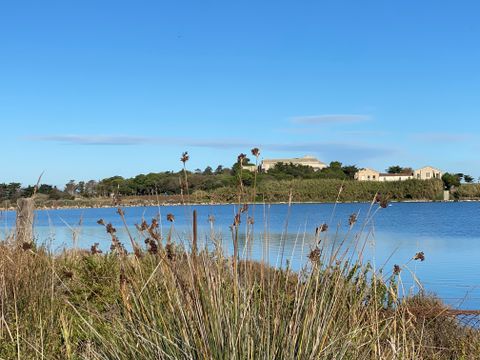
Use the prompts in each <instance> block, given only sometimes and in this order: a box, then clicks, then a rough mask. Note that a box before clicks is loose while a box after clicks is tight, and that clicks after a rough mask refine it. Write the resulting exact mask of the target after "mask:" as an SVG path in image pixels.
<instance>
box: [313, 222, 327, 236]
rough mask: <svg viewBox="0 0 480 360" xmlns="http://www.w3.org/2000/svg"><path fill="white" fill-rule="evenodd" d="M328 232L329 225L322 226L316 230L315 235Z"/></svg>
mask: <svg viewBox="0 0 480 360" xmlns="http://www.w3.org/2000/svg"><path fill="white" fill-rule="evenodd" d="M327 230H328V224H322V225H320V226H317V227H316V228H315V235H318V234H319V233H322V232H326V231H327Z"/></svg>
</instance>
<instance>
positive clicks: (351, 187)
mask: <svg viewBox="0 0 480 360" xmlns="http://www.w3.org/2000/svg"><path fill="white" fill-rule="evenodd" d="M241 155H242V156H241V157H239V161H237V162H236V163H235V164H233V165H232V166H231V167H230V168H226V167H223V166H221V165H219V166H218V167H216V168H215V169H213V168H212V167H210V166H207V167H206V168H205V169H204V170H201V169H196V170H194V171H190V170H188V169H186V168H185V169H183V170H180V171H178V172H173V171H165V172H159V173H149V174H140V175H137V176H135V177H131V178H123V177H122V176H113V177H109V178H105V179H102V180H99V181H97V180H89V181H76V180H71V181H69V182H68V183H67V184H66V185H65V186H64V187H63V188H61V189H60V188H57V187H56V186H53V185H49V184H40V185H39V186H38V187H35V186H26V187H22V186H21V184H19V183H8V184H7V183H0V206H1V207H4V208H6V207H7V208H8V207H11V206H14V205H15V202H16V200H17V199H18V198H20V197H30V196H31V195H32V194H33V193H34V192H35V191H36V193H37V203H38V204H39V205H40V206H103V205H109V204H111V198H112V197H115V198H117V199H122V200H123V201H125V202H126V203H127V204H132V205H141V204H150V203H157V202H160V203H180V202H219V203H228V202H234V201H235V197H236V194H237V186H238V184H239V181H240V179H241V180H242V186H244V188H245V191H246V192H247V193H248V192H250V193H251V201H270V202H285V201H290V200H291V201H295V202H307V201H309V202H334V201H344V202H353V201H370V200H371V199H372V197H373V196H375V194H376V193H381V194H383V195H385V196H387V197H388V198H389V199H390V200H393V201H407V200H419V201H421V200H427V201H435V200H442V199H443V190H445V189H452V194H453V198H454V199H457V200H465V199H480V185H478V184H473V177H471V176H469V175H465V174H461V173H458V174H449V173H446V174H444V175H443V177H442V180H438V179H437V180H434V179H432V180H426V181H425V180H423V181H422V180H414V179H412V180H408V181H401V182H400V181H396V182H366V181H364V182H360V181H356V180H354V176H355V173H356V172H357V171H358V168H357V167H356V166H355V165H347V166H345V165H343V164H342V163H341V162H338V161H332V162H331V163H330V164H329V166H328V167H326V168H325V169H322V170H320V171H315V170H314V169H313V168H311V167H309V166H303V165H293V164H283V163H279V164H276V165H275V166H274V167H273V168H272V169H270V170H269V171H268V172H261V171H258V172H251V171H248V170H246V169H244V168H243V166H249V165H258V159H257V160H256V161H255V163H252V162H251V161H250V159H248V158H247V157H246V156H245V155H244V154H241ZM241 164H242V165H243V166H241ZM410 170H411V169H410V168H402V167H400V166H391V167H389V168H388V169H387V172H389V173H405V172H408V171H410ZM185 176H188V179H189V182H188V188H186V187H185V185H184V184H183V180H182V179H183V178H184V177H185ZM254 188H255V190H253V189H254Z"/></svg>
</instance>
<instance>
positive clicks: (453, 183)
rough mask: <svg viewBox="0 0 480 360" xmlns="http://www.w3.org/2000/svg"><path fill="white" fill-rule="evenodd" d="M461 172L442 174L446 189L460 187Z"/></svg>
mask: <svg viewBox="0 0 480 360" xmlns="http://www.w3.org/2000/svg"><path fill="white" fill-rule="evenodd" d="M458 175H459V174H450V173H445V174H443V176H442V181H443V185H444V186H445V188H446V189H451V188H452V187H459V186H460V181H461V177H459V176H458Z"/></svg>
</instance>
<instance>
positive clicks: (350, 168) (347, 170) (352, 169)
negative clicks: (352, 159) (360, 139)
mask: <svg viewBox="0 0 480 360" xmlns="http://www.w3.org/2000/svg"><path fill="white" fill-rule="evenodd" d="M342 171H343V173H344V174H345V176H346V177H347V179H350V180H353V179H354V178H355V174H356V173H357V172H358V168H357V166H356V165H347V166H344V167H342Z"/></svg>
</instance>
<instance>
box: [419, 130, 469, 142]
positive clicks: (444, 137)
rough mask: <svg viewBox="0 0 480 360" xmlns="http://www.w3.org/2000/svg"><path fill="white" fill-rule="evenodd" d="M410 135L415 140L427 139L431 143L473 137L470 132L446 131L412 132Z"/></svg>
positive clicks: (458, 140)
mask: <svg viewBox="0 0 480 360" xmlns="http://www.w3.org/2000/svg"><path fill="white" fill-rule="evenodd" d="M411 137H412V139H414V140H417V141H427V142H432V143H459V142H464V141H468V140H472V139H473V136H472V135H471V134H465V133H461V134H458V133H448V132H426V133H416V134H412V135H411Z"/></svg>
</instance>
